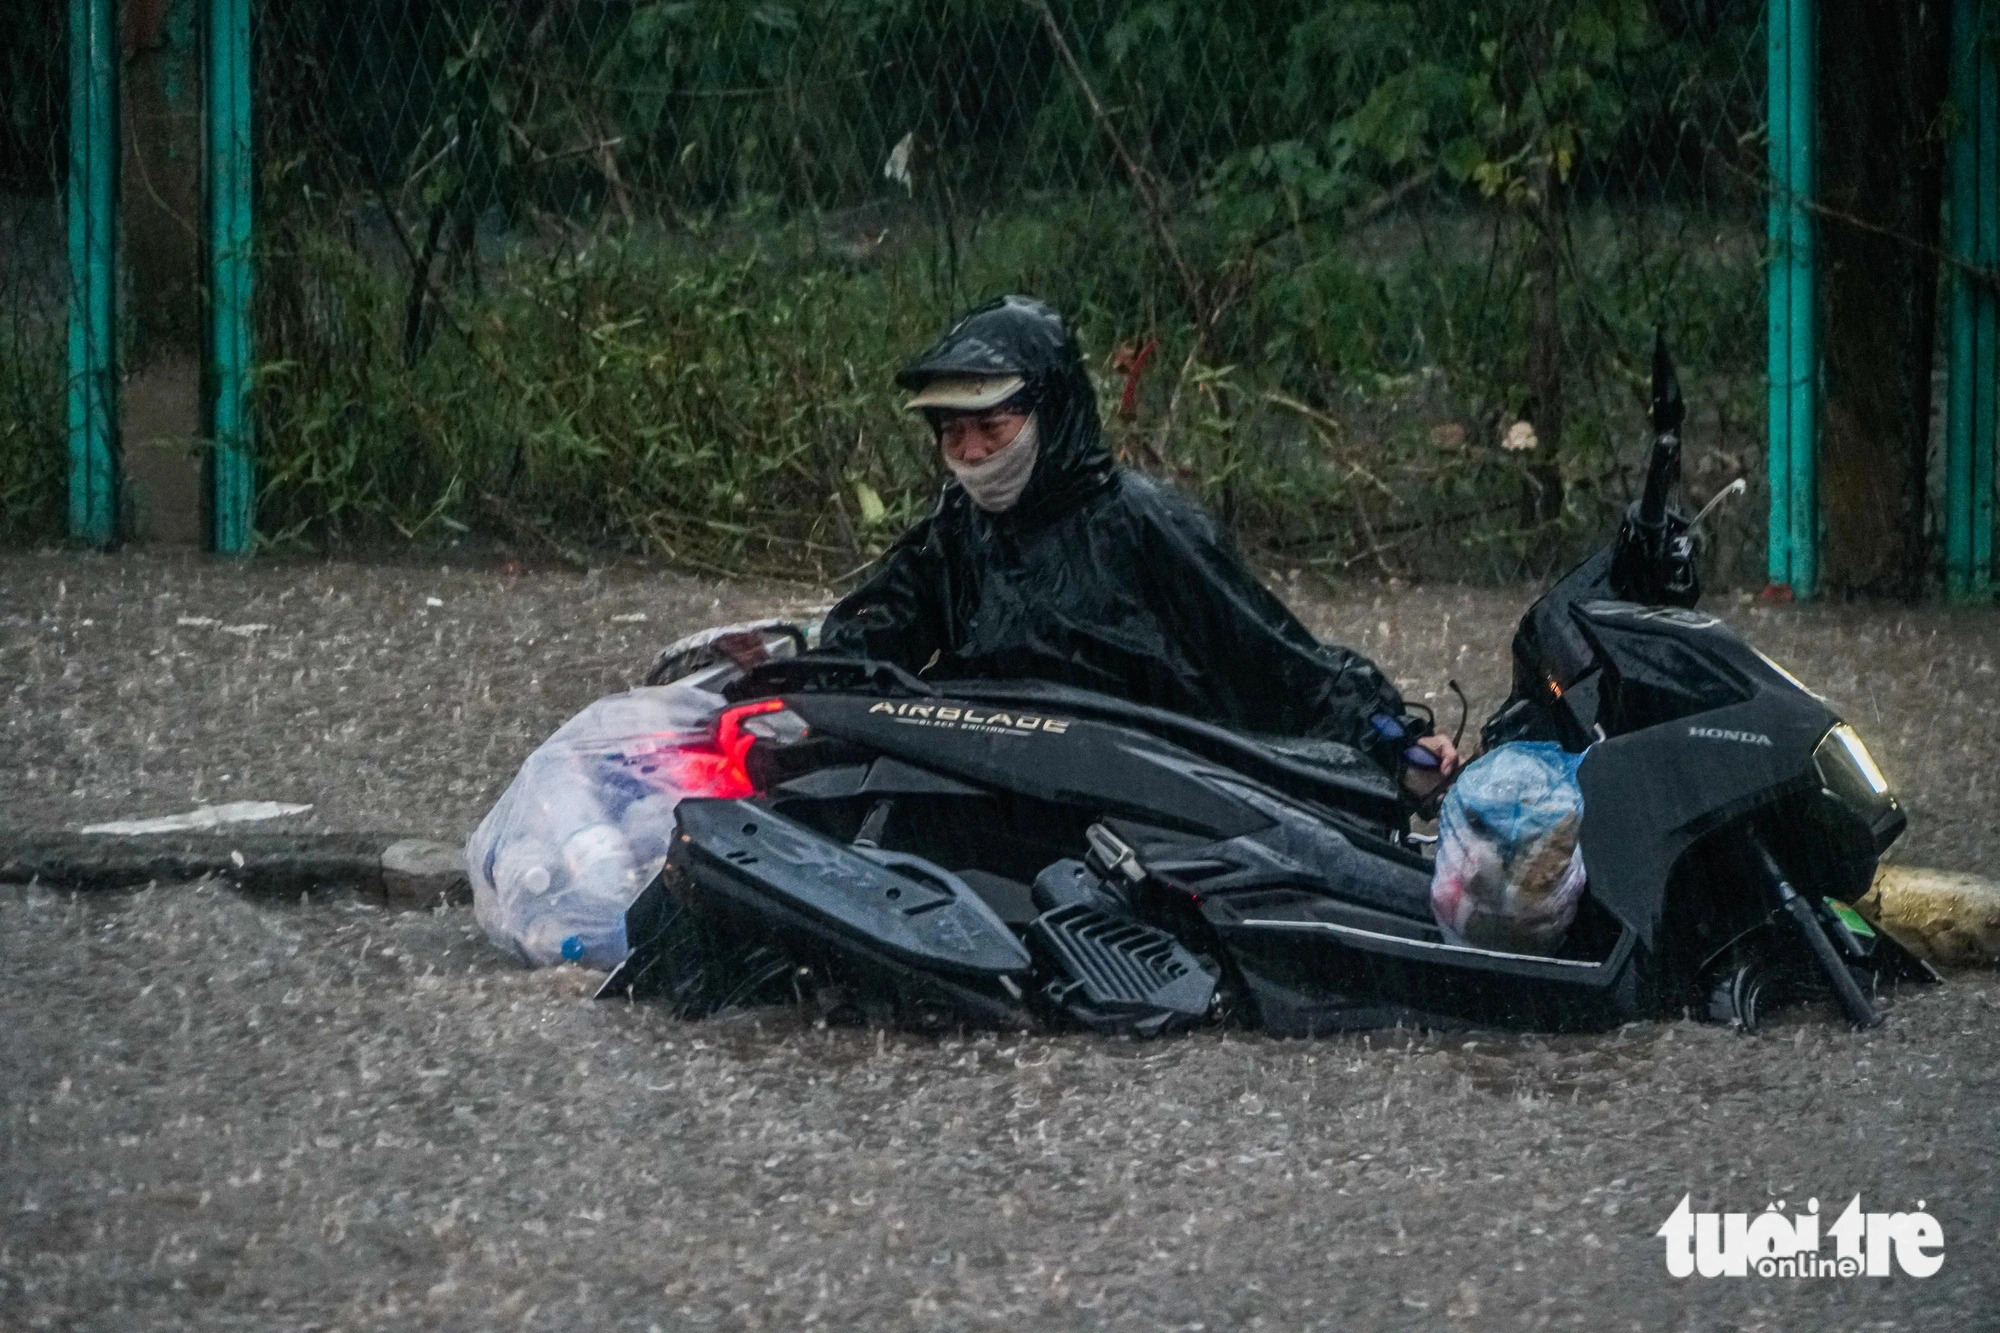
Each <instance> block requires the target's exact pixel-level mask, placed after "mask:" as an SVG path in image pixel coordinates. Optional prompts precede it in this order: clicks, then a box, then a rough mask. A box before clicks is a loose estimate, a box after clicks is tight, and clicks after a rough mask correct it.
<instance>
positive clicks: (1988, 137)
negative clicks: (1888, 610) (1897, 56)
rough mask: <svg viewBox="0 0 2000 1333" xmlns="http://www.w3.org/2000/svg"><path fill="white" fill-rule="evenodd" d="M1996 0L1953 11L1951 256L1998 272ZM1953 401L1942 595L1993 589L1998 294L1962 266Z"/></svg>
mask: <svg viewBox="0 0 2000 1333" xmlns="http://www.w3.org/2000/svg"><path fill="white" fill-rule="evenodd" d="M1991 18H1992V0H1957V3H1956V4H1954V5H1953V7H1952V32H1951V40H1952V54H1951V100H1952V103H1953V106H1954V108H1955V109H1956V111H1957V121H1958V128H1957V131H1956V133H1954V135H1953V136H1952V144H1951V250H1952V254H1953V256H1954V257H1956V258H1957V259H1959V260H1961V261H1964V262H1966V263H1970V264H1972V265H1974V266H1976V267H1978V268H1982V269H1984V270H1986V272H1987V273H1988V274H1992V273H1994V272H1995V271H1996V270H2000V67H1996V62H1995V60H1994V57H1993V52H1992V50H1991V49H1990V48H1989V47H1987V46H1986V44H1985V43H1986V41H1987V40H1988V39H1990V38H1991V37H1992V36H1993V33H1992V31H1991V27H1990V20H1991ZM1951 288H1952V290H1951V396H1950V399H1949V403H1948V406H1947V409H1946V426H1945V591H1946V595H1947V596H1949V597H1950V598H1951V599H1952V600H1954V601H1974V600H1979V599H1982V598H1985V597H1988V596H1990V595H1991V594H1992V591H1993V504H1994V492H1993V486H1994V469H1993V462H1994V452H1995V450H1996V448H2000V446H1996V443H1995V439H1994V436H1995V432H1996V429H2000V411H1996V400H2000V295H1996V294H1995V293H1994V291H1993V288H1992V286H1991V285H1990V283H1981V282H1979V281H1977V280H1976V278H1975V277H1974V275H1972V274H1970V273H1967V272H1966V271H1965V270H1964V269H1963V268H1956V269H1954V271H1953V273H1952V283H1951Z"/></svg>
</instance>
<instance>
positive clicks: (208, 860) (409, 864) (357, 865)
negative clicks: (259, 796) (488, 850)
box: [0, 832, 472, 910]
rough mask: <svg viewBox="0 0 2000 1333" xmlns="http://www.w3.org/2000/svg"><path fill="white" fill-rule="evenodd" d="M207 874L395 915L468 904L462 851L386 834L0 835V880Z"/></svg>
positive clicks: (270, 893)
mask: <svg viewBox="0 0 2000 1333" xmlns="http://www.w3.org/2000/svg"><path fill="white" fill-rule="evenodd" d="M210 875H218V876H222V877H224V878H227V879H229V880H231V881H232V882H234V883H235V884H236V885H237V886H238V887H239V888H241V889H242V890H243V891H244V892H246V893H250V894H253V895H256V896H260V897H293V896H296V895H298V894H303V893H311V892H315V891H322V890H326V889H353V890H355V891H356V892H358V893H359V894H361V896H362V897H364V898H367V899H370V900H371V901H374V902H377V903H380V904H381V905H383V906H385V907H390V908H394V909H398V910H413V909H414V910H424V909H428V908H431V907H435V906H436V905H437V904H438V903H439V902H446V903H466V902H470V901H472V888H471V885H470V883H469V882H468V880H467V879H466V874H465V860H464V854H463V853H462V852H461V851H460V849H458V848H456V847H450V846H447V845H445V844H443V843H436V842H425V841H422V840H419V839H415V838H399V837H397V836H395V835H394V834H389V833H306V834H300V833H227V832H224V833H170V834H147V835H141V836H137V837H121V836H118V835H115V834H88V833H23V832H11V833H8V832H0V883H9V882H11V883H26V882H36V881H38V882H40V883H43V884H48V885H53V886H55V887H58V888H66V889H81V890H93V889H124V888H133V887H136V886H138V885H142V884H150V883H152V882H154V881H156V880H189V879H201V878H203V877H205V876H210Z"/></svg>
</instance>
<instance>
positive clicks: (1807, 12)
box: [1787, 0, 1819, 598]
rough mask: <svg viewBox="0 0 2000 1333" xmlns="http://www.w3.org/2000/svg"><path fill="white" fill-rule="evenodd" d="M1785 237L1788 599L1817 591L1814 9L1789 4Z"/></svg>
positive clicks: (1800, 2)
mask: <svg viewBox="0 0 2000 1333" xmlns="http://www.w3.org/2000/svg"><path fill="white" fill-rule="evenodd" d="M1791 11H1792V44H1791V51H1790V55H1791V60H1792V76H1791V87H1790V88H1789V89H1788V90H1787V91H1789V92H1790V93H1791V98H1792V133H1791V142H1790V145H1789V147H1790V150H1791V173H1790V190H1789V194H1790V199H1791V217H1790V236H1791V245H1790V247H1789V252H1788V257H1789V259H1790V260H1791V268H1792V277H1791V293H1790V295H1791V300H1792V320H1791V323H1792V329H1791V332H1792V379H1791V391H1792V420H1791V432H1792V447H1791V462H1792V494H1791V500H1792V593H1793V595H1794V596H1797V597H1801V598H1809V597H1811V596H1813V594H1814V593H1816V592H1818V591H1819V318H1818V310H1819V282H1818V269H1817V268H1816V257H1815V254H1814V249H1815V247H1814V243H1813V242H1814V234H1813V233H1814V221H1813V215H1812V211H1811V205H1812V201H1813V194H1814V191H1815V190H1816V189H1817V186H1818V181H1817V179H1816V177H1817V174H1818V173H1817V171H1816V170H1815V163H1816V161H1817V158H1818V153H1819V135H1818V133H1817V126H1818V112H1817V100H1816V99H1817V93H1818V85H1819V79H1818V77H1817V71H1818V66H1819V60H1818V40H1817V37H1818V34H1817V32H1816V29H1817V27H1818V23H1819V7H1818V6H1817V5H1816V4H1814V3H1813V0H1791Z"/></svg>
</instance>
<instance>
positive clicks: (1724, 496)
mask: <svg viewBox="0 0 2000 1333" xmlns="http://www.w3.org/2000/svg"><path fill="white" fill-rule="evenodd" d="M1749 489H1750V483H1749V482H1748V481H1745V480H1744V479H1743V478H1742V477H1738V478H1737V479H1736V480H1735V481H1732V482H1730V483H1729V484H1728V485H1727V486H1724V487H1723V488H1722V489H1721V490H1719V491H1717V492H1716V493H1715V494H1714V495H1711V496H1709V497H1708V503H1707V504H1705V505H1703V506H1702V507H1701V512H1700V513H1699V514H1696V515H1695V516H1694V522H1692V523H1690V524H1688V525H1687V533H1686V535H1687V536H1689V537H1692V536H1693V535H1694V534H1695V531H1696V530H1697V529H1698V528H1700V527H1701V523H1702V520H1703V519H1705V518H1707V517H1708V516H1709V515H1710V514H1712V513H1714V512H1715V507H1716V506H1717V505H1719V504H1721V503H1722V502H1723V501H1724V500H1729V499H1733V498H1735V497H1736V496H1739V495H1741V494H1743V492H1745V491H1747V490H1749Z"/></svg>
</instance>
